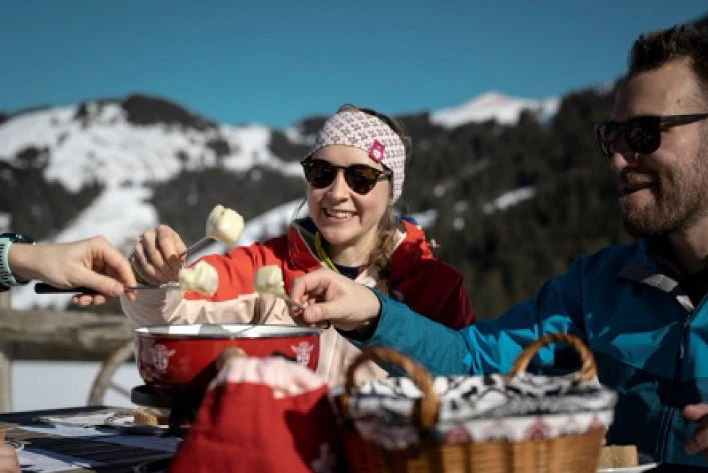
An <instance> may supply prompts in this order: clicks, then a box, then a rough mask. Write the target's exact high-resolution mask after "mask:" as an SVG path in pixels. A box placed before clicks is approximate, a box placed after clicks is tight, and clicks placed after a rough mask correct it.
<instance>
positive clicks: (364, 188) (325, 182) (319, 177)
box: [300, 158, 393, 195]
mask: <svg viewBox="0 0 708 473" xmlns="http://www.w3.org/2000/svg"><path fill="white" fill-rule="evenodd" d="M300 164H302V169H303V170H304V171H305V179H306V180H307V182H309V183H310V185H311V186H312V187H314V188H316V189H323V188H325V187H327V186H329V185H331V184H332V183H333V182H334V179H335V178H336V177H337V172H338V171H339V170H340V169H343V170H344V181H345V182H346V183H347V185H348V186H349V188H350V189H351V190H353V191H354V192H356V193H357V194H362V195H364V194H368V193H369V192H370V191H371V189H373V188H374V186H375V185H376V183H377V182H378V181H385V180H386V179H388V178H390V177H391V176H392V175H393V172H391V171H390V170H388V169H386V170H385V171H379V170H378V169H376V168H372V167H371V166H367V165H366V164H352V165H351V166H335V165H334V164H332V163H330V162H329V161H325V160H324V159H311V158H308V159H305V160H303V161H300Z"/></svg>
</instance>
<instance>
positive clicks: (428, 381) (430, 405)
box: [341, 347, 439, 431]
mask: <svg viewBox="0 0 708 473" xmlns="http://www.w3.org/2000/svg"><path fill="white" fill-rule="evenodd" d="M367 361H380V362H383V363H389V364H392V365H394V366H397V367H399V368H401V369H402V370H403V371H404V372H405V373H406V374H407V375H408V377H409V378H411V381H413V384H415V385H416V387H417V388H418V389H420V392H421V393H422V395H423V396H422V397H421V399H420V401H419V402H418V403H417V405H416V410H417V412H414V418H417V420H418V427H419V428H420V429H421V430H422V431H426V430H430V429H432V428H433V427H434V426H435V423H436V422H437V420H438V409H439V400H438V395H437V394H436V393H435V390H434V389H433V380H432V378H431V377H430V375H429V374H428V372H427V370H426V369H425V368H424V367H423V366H422V365H420V364H418V363H416V362H415V361H413V360H411V359H410V358H408V357H407V356H405V355H404V354H402V353H400V352H398V351H396V350H393V349H391V348H385V347H372V348H366V349H364V350H363V351H362V352H361V353H360V354H359V355H358V356H357V357H356V358H355V359H354V361H353V362H352V364H351V365H349V368H348V369H347V378H346V381H345V384H344V393H343V394H342V396H341V403H342V407H343V412H345V413H348V412H349V399H350V397H351V395H352V393H353V392H354V390H355V389H356V388H357V385H356V381H355V379H354V375H355V373H356V370H357V368H359V367H360V366H361V365H362V364H364V363H366V362H367ZM416 414H417V415H416Z"/></svg>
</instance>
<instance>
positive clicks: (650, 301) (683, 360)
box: [352, 241, 708, 467]
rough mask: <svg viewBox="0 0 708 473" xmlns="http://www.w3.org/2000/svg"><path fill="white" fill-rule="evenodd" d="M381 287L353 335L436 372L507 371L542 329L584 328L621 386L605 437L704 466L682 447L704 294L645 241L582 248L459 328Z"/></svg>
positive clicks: (699, 391)
mask: <svg viewBox="0 0 708 473" xmlns="http://www.w3.org/2000/svg"><path fill="white" fill-rule="evenodd" d="M378 296H379V299H380V300H381V313H380V317H379V319H378V325H377V327H376V330H375V332H374V333H373V334H372V335H371V336H370V337H369V338H368V339H366V340H365V341H362V340H355V339H353V340H352V341H353V342H354V343H356V344H357V345H359V346H362V347H366V346H376V345H384V346H389V347H392V348H395V349H398V350H400V351H401V352H403V353H405V354H407V355H409V356H410V357H412V358H414V359H417V360H419V361H420V362H421V363H423V364H424V365H425V366H426V367H427V368H428V369H429V370H430V372H431V373H433V374H441V375H442V374H459V373H472V374H484V373H497V372H501V373H506V372H508V371H509V369H510V367H511V364H512V362H513V361H514V359H515V358H516V356H517V355H518V354H519V353H520V352H521V350H522V349H523V347H525V346H526V345H528V344H529V343H530V342H532V341H534V340H536V339H538V338H539V337H541V336H543V335H546V334H549V333H555V332H567V333H572V334H575V335H578V336H580V337H581V338H582V339H583V340H584V341H585V342H586V343H587V344H588V345H589V347H590V349H591V350H592V352H593V354H594V355H595V360H596V363H597V367H598V377H599V379H600V382H601V383H603V384H605V385H606V386H609V387H611V388H614V389H616V390H617V392H618V394H619V400H618V403H617V406H616V409H615V421H614V423H613V425H612V427H611V428H610V431H609V432H608V439H609V442H611V443H615V444H635V445H637V446H638V448H639V451H640V452H644V453H647V454H649V455H651V456H652V457H654V458H655V459H656V460H657V461H661V462H668V463H679V464H688V465H698V466H704V467H708V462H706V460H704V459H703V457H702V455H694V456H690V455H687V454H686V453H685V452H684V450H683V443H684V442H685V441H686V439H687V438H688V436H689V435H690V434H691V432H692V431H693V429H694V428H695V425H694V424H693V423H691V422H686V421H685V420H684V418H683V417H682V416H681V408H682V407H683V406H685V405H686V404H693V403H697V402H708V307H706V298H705V297H704V298H703V300H701V301H700V303H699V304H698V306H697V307H694V306H693V304H692V303H691V300H690V298H689V297H688V296H687V294H686V293H685V292H684V291H683V290H682V289H681V287H680V286H679V285H678V283H677V282H676V280H675V278H672V277H671V276H669V275H668V274H667V273H666V272H662V270H661V265H660V264H659V263H658V262H657V261H656V260H655V259H652V258H651V257H650V256H649V255H648V254H647V248H646V244H645V242H643V241H640V242H637V243H635V244H632V245H625V246H613V247H608V248H606V249H604V250H601V251H599V252H597V253H595V254H593V255H588V256H584V257H581V258H579V259H577V260H576V261H575V262H574V263H573V264H572V265H571V267H570V268H569V269H568V271H567V272H565V273H564V274H562V275H560V276H557V277H555V278H553V279H551V280H549V281H548V282H547V283H546V284H545V285H544V286H543V287H542V288H541V290H540V291H539V293H538V295H537V297H536V299H535V300H531V301H528V302H524V303H521V304H518V305H516V306H514V307H512V308H511V309H509V310H508V311H506V312H504V313H503V314H502V315H501V316H500V317H499V318H497V319H494V320H487V321H482V322H478V323H477V324H475V325H472V326H469V327H467V328H464V329H461V330H459V331H454V330H451V329H448V328H447V327H444V326H442V325H439V324H436V323H434V322H432V321H430V320H428V319H426V318H425V317H422V316H419V315H418V314H416V313H415V312H412V311H411V310H410V309H408V308H407V307H406V306H405V305H403V304H400V303H397V302H395V301H393V300H391V299H389V298H386V297H384V296H382V295H380V294H378ZM555 348H560V346H558V347H555ZM559 353H561V352H560V351H557V350H555V349H554V347H549V348H548V349H544V350H541V351H539V353H538V355H537V356H536V357H535V358H534V361H533V362H532V365H533V367H532V368H535V369H538V370H544V369H548V368H551V367H553V366H554V362H558V361H561V360H560V356H559V355H558V354H559ZM556 366H557V364H556Z"/></svg>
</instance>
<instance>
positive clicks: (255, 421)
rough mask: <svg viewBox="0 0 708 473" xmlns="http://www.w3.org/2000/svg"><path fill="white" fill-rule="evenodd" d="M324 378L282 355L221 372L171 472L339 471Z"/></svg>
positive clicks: (244, 360)
mask: <svg viewBox="0 0 708 473" xmlns="http://www.w3.org/2000/svg"><path fill="white" fill-rule="evenodd" d="M327 392H328V389H327V385H326V384H325V382H324V381H323V380H322V379H321V378H319V377H318V376H317V375H316V374H315V373H313V372H312V371H310V370H308V369H307V368H305V367H303V366H300V365H298V364H296V363H293V362H290V361H287V360H284V359H281V358H268V359H263V358H241V359H237V360H234V361H231V362H229V363H227V364H226V366H224V368H223V369H222V370H221V371H220V372H219V375H218V376H217V377H216V379H215V380H214V382H213V383H212V385H211V386H210V389H209V391H208V392H207V395H206V397H205V399H204V401H203V402H202V404H201V406H200V408H199V411H198V413H197V417H196V419H195V422H194V425H193V426H192V427H191V429H190V431H189V434H188V436H187V438H186V439H185V440H184V441H183V442H182V445H181V446H180V447H179V449H178V451H177V454H176V455H175V457H174V459H173V461H172V462H171V464H170V466H169V468H168V473H222V472H223V473H236V472H243V473H246V472H248V473H266V472H268V473H270V472H279V473H282V472H288V473H306V472H311V473H335V472H338V471H340V468H339V466H338V462H339V461H340V459H342V458H343V455H341V451H342V450H341V445H340V439H339V434H338V426H337V421H336V418H335V414H334V412H333V409H332V406H331V404H330V400H329V398H328V396H327Z"/></svg>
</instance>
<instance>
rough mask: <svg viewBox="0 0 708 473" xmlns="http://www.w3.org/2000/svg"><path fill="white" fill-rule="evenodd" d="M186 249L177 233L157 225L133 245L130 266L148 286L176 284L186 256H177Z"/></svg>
mask: <svg viewBox="0 0 708 473" xmlns="http://www.w3.org/2000/svg"><path fill="white" fill-rule="evenodd" d="M186 249H187V247H186V246H185V244H184V242H183V241H182V238H180V236H179V235H178V234H177V232H175V231H174V230H173V229H172V228H170V227H168V226H167V225H158V226H157V228H155V229H154V230H148V231H146V232H145V233H143V234H142V236H141V237H140V240H138V242H137V243H135V246H134V247H133V254H132V255H131V257H130V264H131V265H132V266H133V269H134V270H135V271H136V272H137V273H138V275H139V276H140V278H142V279H143V280H144V281H145V282H147V283H148V284H152V285H154V286H160V285H162V284H166V283H169V282H176V281H178V280H179V270H180V269H182V265H183V264H184V262H185V260H186V256H182V257H180V256H179V255H180V254H181V253H183V252H184V251H185V250H186Z"/></svg>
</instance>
